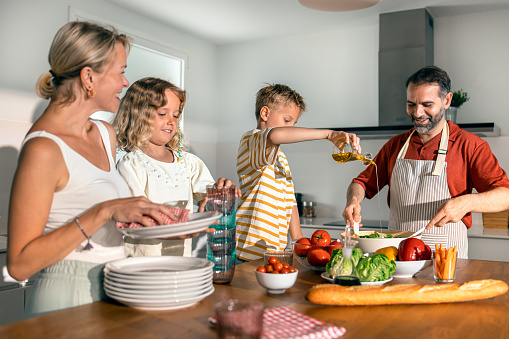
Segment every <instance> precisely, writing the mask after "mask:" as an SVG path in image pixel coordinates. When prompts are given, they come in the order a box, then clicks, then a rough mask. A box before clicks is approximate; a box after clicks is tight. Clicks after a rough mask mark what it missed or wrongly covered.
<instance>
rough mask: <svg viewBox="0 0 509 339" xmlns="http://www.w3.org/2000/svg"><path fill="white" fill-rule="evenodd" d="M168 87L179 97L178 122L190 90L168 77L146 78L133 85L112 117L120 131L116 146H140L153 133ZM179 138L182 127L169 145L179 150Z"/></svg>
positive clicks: (131, 149) (135, 147)
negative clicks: (155, 118)
mask: <svg viewBox="0 0 509 339" xmlns="http://www.w3.org/2000/svg"><path fill="white" fill-rule="evenodd" d="M167 89H169V90H171V91H172V92H173V93H175V95H176V96H177V98H179V100H180V106H179V117H178V120H179V123H180V120H181V119H182V111H183V110H184V106H185V104H186V100H187V92H186V91H185V90H182V89H180V88H179V87H177V86H175V85H174V84H172V83H171V82H169V81H166V80H163V79H159V78H152V77H148V78H143V79H140V80H138V81H136V82H135V83H133V84H132V85H131V87H129V89H128V90H127V92H126V93H125V96H124V97H123V98H122V100H120V106H119V109H118V113H117V114H116V115H115V119H114V120H113V127H114V128H115V130H116V132H117V146H118V147H119V148H120V149H123V150H125V151H128V152H131V151H134V150H136V149H138V148H140V147H141V146H142V145H143V144H144V143H146V142H147V141H148V140H149V139H150V138H151V137H152V133H153V130H152V123H153V121H154V117H155V115H156V112H157V110H158V109H159V108H161V107H163V106H165V105H166V104H167V103H168V101H167V100H166V93H165V92H166V90H167ZM179 138H180V140H182V139H183V138H184V136H183V133H182V132H181V131H180V129H179V130H178V131H177V133H175V135H174V136H173V138H171V140H170V141H169V142H168V143H167V144H166V148H168V149H170V150H173V151H177V150H178V147H179Z"/></svg>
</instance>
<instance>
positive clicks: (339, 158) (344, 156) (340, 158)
mask: <svg viewBox="0 0 509 339" xmlns="http://www.w3.org/2000/svg"><path fill="white" fill-rule="evenodd" d="M368 154H369V153H368ZM332 159H334V161H335V162H337V163H340V164H341V163H345V162H348V161H355V160H359V161H361V162H367V163H369V164H371V165H375V166H376V164H375V162H374V161H373V160H371V159H369V158H368V157H367V156H366V155H363V154H357V153H354V152H344V153H336V154H332Z"/></svg>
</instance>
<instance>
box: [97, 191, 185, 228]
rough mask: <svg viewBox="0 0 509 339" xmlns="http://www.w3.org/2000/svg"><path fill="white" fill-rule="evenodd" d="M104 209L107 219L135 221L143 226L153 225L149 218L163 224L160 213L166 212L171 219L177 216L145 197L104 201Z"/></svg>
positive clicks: (175, 218)
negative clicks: (107, 215) (107, 214)
mask: <svg viewBox="0 0 509 339" xmlns="http://www.w3.org/2000/svg"><path fill="white" fill-rule="evenodd" d="M104 204H105V205H106V210H107V212H108V213H109V219H108V220H113V221H120V222H127V223H129V222H137V223H139V224H142V225H143V226H153V225H152V221H151V220H150V218H152V219H154V220H155V221H156V223H157V225H163V224H164V219H163V217H162V215H161V213H163V214H166V215H167V216H169V217H170V218H171V219H173V220H177V217H175V215H174V214H173V213H172V212H171V210H170V209H169V208H168V207H166V206H164V205H161V204H155V203H153V202H151V201H150V200H148V199H147V198H145V197H134V198H123V199H115V200H110V201H106V202H105V203H104Z"/></svg>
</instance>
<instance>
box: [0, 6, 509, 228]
mask: <svg viewBox="0 0 509 339" xmlns="http://www.w3.org/2000/svg"><path fill="white" fill-rule="evenodd" d="M69 6H72V7H74V8H76V9H78V10H80V11H82V12H86V13H90V14H91V15H92V16H96V17H101V18H104V19H106V20H107V21H109V22H111V23H117V24H119V25H122V26H126V27H132V28H133V30H135V31H136V32H139V33H141V34H143V35H145V36H152V37H154V39H157V40H163V41H168V44H170V45H172V46H175V47H176V48H178V49H180V50H182V51H185V52H187V53H188V56H189V64H188V68H187V69H186V80H185V84H186V89H187V90H188V91H189V93H190V98H189V103H188V106H187V108H186V115H185V131H186V134H187V137H188V139H189V140H191V147H192V149H193V150H194V151H195V152H196V153H197V154H198V155H199V156H200V157H202V158H203V159H204V161H205V162H206V163H207V165H208V167H209V168H210V170H211V171H212V173H213V175H214V176H223V177H228V178H232V179H234V180H235V181H237V175H236V172H235V162H236V154H237V144H238V140H239V138H240V136H241V135H242V134H243V133H244V132H245V131H247V130H249V129H251V128H254V127H255V125H256V122H255V119H254V98H255V93H256V91H257V90H258V89H259V88H260V87H261V86H263V84H264V83H265V82H270V83H272V82H281V83H286V84H288V85H290V86H291V87H293V88H295V89H296V90H297V91H299V92H300V93H301V94H302V95H303V96H304V97H305V99H306V101H307V103H308V108H309V109H308V112H306V113H305V114H304V115H303V116H302V117H301V119H300V121H299V123H298V126H307V127H329V126H332V127H341V126H343V127H354V126H375V125H377V124H378V18H374V19H373V21H372V22H366V21H363V23H362V24H359V25H355V24H354V25H352V27H351V28H349V29H345V30H338V31H329V32H322V33H319V34H305V35H297V36H293V37H288V38H282V39H267V40H263V41H257V42H252V43H243V44H237V45H229V46H221V47H218V46H214V45H213V44H211V43H209V42H207V41H204V40H202V39H200V38H197V37H195V36H192V35H190V34H186V33H184V32H181V31H179V30H176V29H173V28H171V27H168V26H165V25H162V24H160V23H157V22H155V21H153V20H150V19H148V18H145V17H142V16H140V15H138V14H136V13H132V12H129V11H126V10H123V9H122V8H119V7H117V6H115V5H113V4H110V3H108V2H105V1H100V0H89V1H87V2H84V1H79V0H53V1H51V2H42V1H38V0H24V1H23V2H19V1H16V0H7V1H5V0H4V1H2V2H1V4H0V43H1V46H2V53H0V88H8V89H14V90H18V91H22V92H31V93H33V88H34V86H35V83H36V80H37V77H38V76H39V75H40V74H41V73H43V72H45V71H47V70H48V63H47V53H48V50H49V46H50V44H51V41H52V39H53V36H54V34H55V33H56V31H57V30H58V29H59V28H60V27H61V26H62V25H64V24H65V23H66V22H67V21H68V7H69ZM433 11H435V12H438V13H439V14H440V10H438V11H437V10H436V8H433V9H432V13H433V14H434V12H433ZM508 18H509V10H498V11H491V12H481V13H475V14H466V15H449V16H447V15H444V14H440V15H438V16H435V63H436V64H437V65H438V66H441V67H443V68H445V69H446V70H447V71H448V72H449V74H450V75H451V78H452V80H453V88H454V89H459V88H463V89H464V90H466V91H467V92H468V93H469V95H470V96H471V100H470V101H469V102H467V103H466V104H465V105H464V106H463V107H462V108H461V109H460V112H459V116H458V122H464V123H467V122H486V121H494V122H495V123H496V124H497V125H498V126H499V127H500V129H501V132H502V135H503V137H499V138H488V139H487V140H488V141H489V142H490V145H491V146H492V147H493V150H494V152H495V154H496V155H497V156H498V158H499V159H500V161H501V164H502V166H503V167H504V168H505V169H508V168H509V156H508V155H507V154H506V153H505V150H507V149H508V148H509V130H508V122H509V121H508V119H509V118H508V117H507V116H508V115H507V105H504V104H500V102H502V100H501V99H502V98H505V95H506V93H508V92H509V88H508V87H509V85H508V84H507V81H506V79H507V78H509V77H508V75H509V74H508V73H509V68H508V67H507V64H506V60H507V59H508V56H509V44H507V42H506V41H505V40H504V39H502V37H503V36H507V35H508V33H509V20H507V19H508ZM402 85H403V84H402ZM403 90H404V89H403ZM402 105H404V103H402ZM385 141H386V140H364V141H363V142H362V146H363V149H364V150H365V151H370V152H372V153H376V152H377V151H378V150H379V148H380V147H381V145H382V144H383V143H384V142H385ZM0 147H2V146H1V145H0ZM283 149H284V150H285V152H286V154H287V156H288V158H289V161H290V164H291V168H292V172H293V175H294V178H295V186H296V190H297V191H298V192H302V193H304V195H305V196H304V198H305V199H308V200H314V201H317V202H318V214H319V216H321V217H326V218H331V219H340V218H341V211H342V208H343V206H344V204H345V192H346V187H347V186H348V183H349V182H350V180H351V178H352V177H354V176H355V175H357V174H358V172H360V171H361V170H362V165H360V164H357V163H356V164H343V165H339V164H336V163H334V162H333V161H332V160H331V158H330V151H331V145H330V143H328V142H326V141H314V142H308V143H299V144H295V145H285V146H283ZM380 202H381V207H382V212H381V213H382V217H383V218H384V219H387V218H388V209H387V204H386V190H384V191H382V197H381V201H380ZM363 213H364V217H365V218H376V217H378V201H377V199H373V201H369V202H366V203H365V204H363ZM5 230H6V220H5V218H2V219H0V233H5Z"/></svg>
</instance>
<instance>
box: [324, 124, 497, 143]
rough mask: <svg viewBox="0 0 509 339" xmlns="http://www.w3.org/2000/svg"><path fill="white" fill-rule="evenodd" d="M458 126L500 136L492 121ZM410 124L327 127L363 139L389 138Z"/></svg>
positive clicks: (486, 135)
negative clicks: (353, 134)
mask: <svg viewBox="0 0 509 339" xmlns="http://www.w3.org/2000/svg"><path fill="white" fill-rule="evenodd" d="M458 126H459V127H460V128H462V129H464V130H466V131H468V132H472V133H474V134H476V135H478V136H480V137H481V138H482V137H498V136H500V128H499V127H498V126H496V125H495V123H493V122H480V123H470V124H458ZM412 127H413V126H412V125H399V126H372V127H337V128H329V129H332V130H335V131H345V132H351V133H355V134H357V135H358V136H360V137H362V138H363V139H365V140H369V139H389V138H392V137H393V136H395V135H398V134H401V133H404V132H406V131H408V130H409V129H411V128H412Z"/></svg>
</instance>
